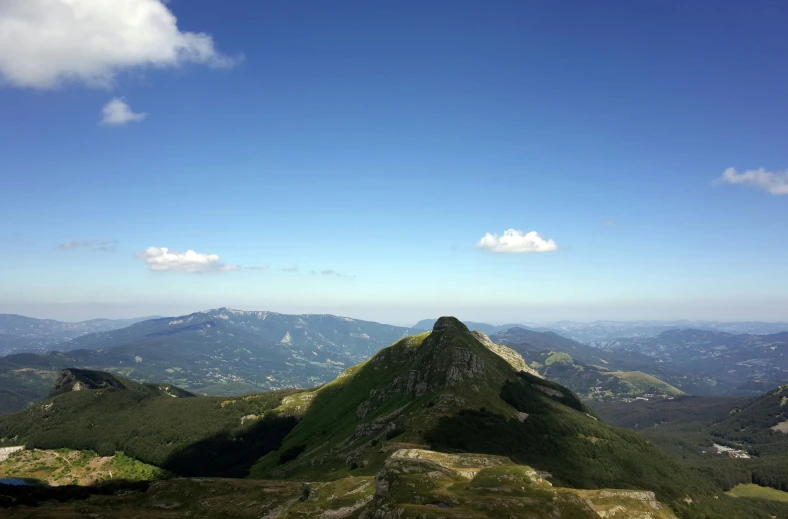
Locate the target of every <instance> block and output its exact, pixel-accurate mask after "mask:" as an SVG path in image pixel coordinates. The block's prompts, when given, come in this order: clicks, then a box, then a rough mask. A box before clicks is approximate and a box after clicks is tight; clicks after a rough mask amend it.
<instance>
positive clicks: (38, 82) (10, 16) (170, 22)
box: [0, 0, 238, 89]
mask: <svg viewBox="0 0 788 519" xmlns="http://www.w3.org/2000/svg"><path fill="white" fill-rule="evenodd" d="M165 1H166V0H0V77H1V78H3V79H4V80H5V82H7V83H9V84H11V85H13V86H17V87H23V88H39V89H49V88H56V87H58V86H59V85H61V84H62V83H64V82H78V83H83V84H86V85H88V86H92V87H109V86H111V85H112V83H113V81H114V80H115V77H116V76H117V75H118V73H120V72H121V71H124V70H130V69H137V68H144V67H157V68H165V67H177V66H180V65H183V64H186V63H199V64H205V65H209V66H213V67H230V66H232V65H233V64H234V63H236V62H237V61H238V60H237V59H233V58H229V57H227V56H225V55H223V54H221V53H220V52H218V51H217V50H216V48H215V47H214V42H213V38H212V37H211V36H210V35H209V34H205V33H194V32H182V31H181V30H179V29H178V25H177V19H176V18H175V16H174V15H173V14H172V12H171V11H170V10H169V9H168V8H167V6H166V5H165Z"/></svg>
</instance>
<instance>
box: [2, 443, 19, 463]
mask: <svg viewBox="0 0 788 519" xmlns="http://www.w3.org/2000/svg"><path fill="white" fill-rule="evenodd" d="M22 450H25V446H24V445H17V446H14V447H2V448H0V462H3V461H5V460H7V459H8V457H9V456H11V455H12V454H13V453H15V452H19V451H22Z"/></svg>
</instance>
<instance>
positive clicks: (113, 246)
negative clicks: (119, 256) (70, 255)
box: [57, 240, 118, 252]
mask: <svg viewBox="0 0 788 519" xmlns="http://www.w3.org/2000/svg"><path fill="white" fill-rule="evenodd" d="M117 245H118V242H117V241H116V240H112V241H109V240H85V241H67V242H65V243H61V244H60V245H58V246H57V248H58V249H62V250H72V249H80V248H84V249H91V250H94V251H97V252H115V250H117Z"/></svg>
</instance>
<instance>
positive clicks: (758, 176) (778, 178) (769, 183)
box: [714, 168, 788, 195]
mask: <svg viewBox="0 0 788 519" xmlns="http://www.w3.org/2000/svg"><path fill="white" fill-rule="evenodd" d="M714 182H715V183H716V184H744V185H747V186H751V187H756V188H759V189H763V190H764V191H767V192H769V193H771V194H773V195H788V171H766V170H765V169H763V168H760V169H748V170H747V171H744V172H743V173H739V172H737V171H736V168H728V169H726V170H725V171H724V172H723V173H722V175H721V176H720V177H719V178H717V179H716V180H715V181H714Z"/></svg>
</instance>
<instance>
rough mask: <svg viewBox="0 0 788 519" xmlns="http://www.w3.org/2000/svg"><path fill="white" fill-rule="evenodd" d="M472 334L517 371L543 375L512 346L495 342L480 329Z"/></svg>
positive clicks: (538, 375) (537, 375) (536, 375)
mask: <svg viewBox="0 0 788 519" xmlns="http://www.w3.org/2000/svg"><path fill="white" fill-rule="evenodd" d="M471 335H473V336H474V337H475V338H476V340H477V341H479V342H480V343H481V344H482V346H484V347H485V348H487V349H488V350H490V351H492V352H493V353H495V354H496V355H498V356H499V357H501V358H502V359H503V360H505V361H506V362H508V363H509V364H510V365H511V366H512V367H513V368H514V369H516V370H517V371H525V372H526V373H530V374H531V375H534V376H535V377H541V375H540V374H539V373H538V372H537V371H536V370H535V369H533V368H531V367H530V366H529V365H528V364H526V363H525V359H523V357H522V355H520V354H519V353H517V352H516V351H514V350H513V349H512V348H510V347H508V346H504V345H502V344H495V343H494V342H493V341H492V340H491V339H490V338H489V337H487V336H486V335H485V334H483V333H482V332H480V331H479V330H474V331H472V332H471Z"/></svg>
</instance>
